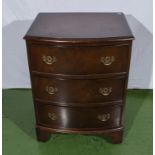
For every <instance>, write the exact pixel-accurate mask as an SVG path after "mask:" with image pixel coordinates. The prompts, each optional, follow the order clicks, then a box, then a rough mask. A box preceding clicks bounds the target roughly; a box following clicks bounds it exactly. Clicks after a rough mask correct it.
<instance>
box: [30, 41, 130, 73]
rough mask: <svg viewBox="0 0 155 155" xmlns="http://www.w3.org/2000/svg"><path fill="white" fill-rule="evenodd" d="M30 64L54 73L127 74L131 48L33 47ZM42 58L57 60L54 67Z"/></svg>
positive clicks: (120, 46) (123, 46) (125, 46)
mask: <svg viewBox="0 0 155 155" xmlns="http://www.w3.org/2000/svg"><path fill="white" fill-rule="evenodd" d="M29 50H30V59H31V60H30V63H32V64H31V65H32V70H33V71H38V72H43V73H53V74H73V75H80V74H82V75H86V74H101V73H102V74H106V73H119V72H127V67H128V65H127V64H128V60H129V52H130V51H129V45H128V44H125V45H115V46H114V45H113V46H82V47H79V46H77V47H75V46H70V47H64V46H62V47H53V46H47V45H46V46H45V45H35V44H32V45H31V46H30V47H29ZM43 56H51V57H53V56H54V57H55V58H56V59H57V60H56V62H54V63H53V64H46V63H45V62H44V61H43V60H42V59H43ZM107 56H108V57H114V61H113V62H112V63H111V65H105V64H104V63H102V62H101V58H103V57H107Z"/></svg>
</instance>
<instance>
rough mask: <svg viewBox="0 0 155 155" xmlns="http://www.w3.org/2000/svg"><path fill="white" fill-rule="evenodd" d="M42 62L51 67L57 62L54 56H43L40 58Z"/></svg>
mask: <svg viewBox="0 0 155 155" xmlns="http://www.w3.org/2000/svg"><path fill="white" fill-rule="evenodd" d="M42 60H43V62H44V63H45V64H47V65H52V64H53V63H54V62H56V61H57V59H56V57H55V56H49V55H48V56H46V55H43V56H42Z"/></svg>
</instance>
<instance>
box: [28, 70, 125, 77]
mask: <svg viewBox="0 0 155 155" xmlns="http://www.w3.org/2000/svg"><path fill="white" fill-rule="evenodd" d="M31 72H32V75H34V76H38V77H47V78H57V79H100V78H109V77H114V76H121V77H124V78H125V77H126V76H127V72H121V73H108V74H86V75H71V74H52V73H42V72H38V71H31Z"/></svg>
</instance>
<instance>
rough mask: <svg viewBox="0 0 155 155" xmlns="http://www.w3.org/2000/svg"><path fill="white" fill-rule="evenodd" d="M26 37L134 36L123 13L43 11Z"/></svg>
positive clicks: (90, 37) (85, 37)
mask: <svg viewBox="0 0 155 155" xmlns="http://www.w3.org/2000/svg"><path fill="white" fill-rule="evenodd" d="M25 38H26V39H33V38H46V39H49V40H54V39H60V40H61V39H71V40H72V39H75V40H78V39H81V40H83V41H85V40H84V39H92V38H94V39H100V38H102V39H105V40H108V39H116V40H117V39H120V38H121V39H124V38H126V39H130V40H132V39H133V35H132V33H131V31H130V29H129V26H128V24H127V22H126V19H125V16H124V14H123V13H120V12H118V13H40V14H39V15H38V16H37V17H36V20H35V21H34V23H33V25H32V26H31V28H30V29H29V31H28V32H27V34H26V36H25Z"/></svg>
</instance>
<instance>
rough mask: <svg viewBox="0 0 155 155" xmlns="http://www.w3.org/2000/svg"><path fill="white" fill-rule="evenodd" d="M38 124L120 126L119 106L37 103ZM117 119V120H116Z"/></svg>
mask: <svg viewBox="0 0 155 155" xmlns="http://www.w3.org/2000/svg"><path fill="white" fill-rule="evenodd" d="M37 112H38V114H39V124H40V125H43V126H46V127H53V128H58V129H59V128H60V129H61V128H73V129H75V128H96V127H98V128H103V129H107V128H114V127H120V114H121V106H120V105H115V106H104V107H96V108H71V107H58V106H51V105H43V104H40V105H38V108H37ZM116 120H117V121H116Z"/></svg>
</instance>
